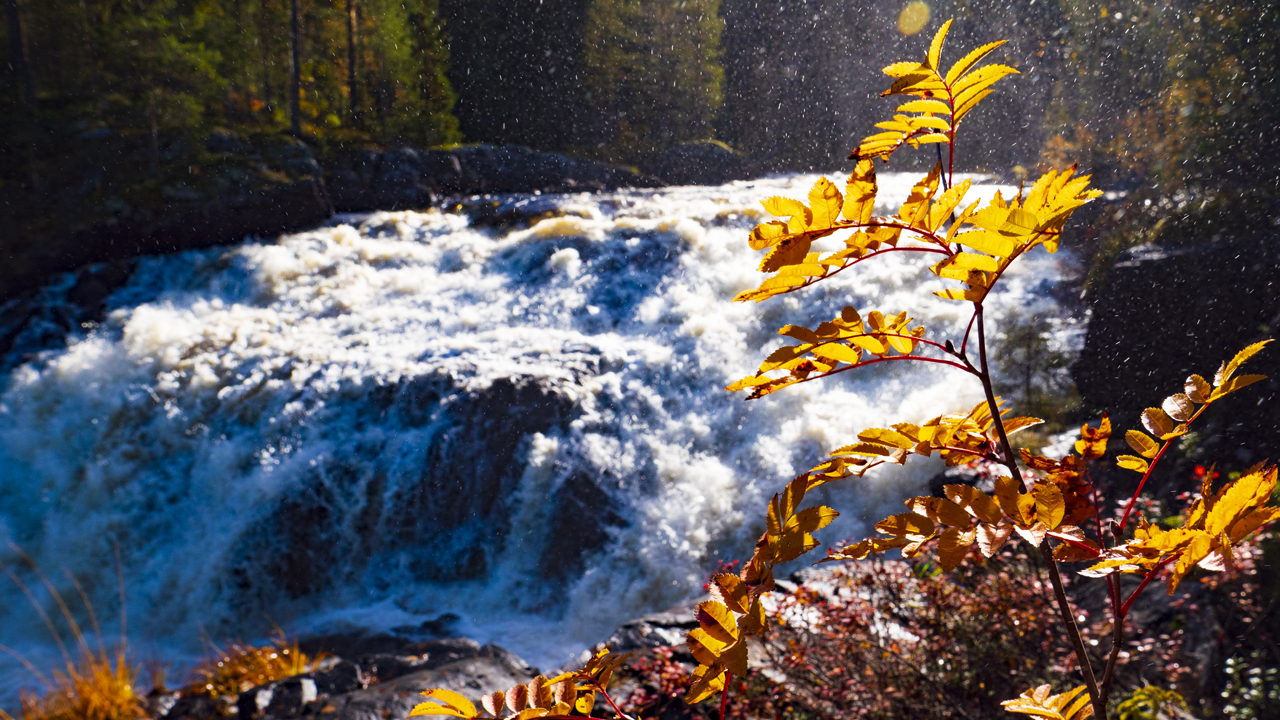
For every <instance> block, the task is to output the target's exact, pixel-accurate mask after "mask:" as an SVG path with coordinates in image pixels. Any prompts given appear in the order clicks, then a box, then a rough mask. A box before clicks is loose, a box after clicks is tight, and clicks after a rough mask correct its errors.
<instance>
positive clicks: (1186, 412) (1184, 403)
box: [1160, 393, 1196, 422]
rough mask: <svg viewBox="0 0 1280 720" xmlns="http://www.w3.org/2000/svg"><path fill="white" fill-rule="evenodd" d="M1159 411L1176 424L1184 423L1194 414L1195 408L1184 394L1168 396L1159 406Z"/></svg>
mask: <svg viewBox="0 0 1280 720" xmlns="http://www.w3.org/2000/svg"><path fill="white" fill-rule="evenodd" d="M1160 409H1162V410H1164V412H1165V414H1166V415H1168V416H1169V417H1171V418H1173V419H1174V420H1176V421H1177V422H1186V421H1188V420H1190V419H1191V416H1192V415H1194V414H1195V412H1196V406H1195V404H1194V403H1192V402H1191V398H1190V397H1188V396H1187V395H1186V394H1184V393H1177V394H1174V395H1170V396H1169V397H1167V398H1165V399H1164V402H1163V403H1161V404H1160Z"/></svg>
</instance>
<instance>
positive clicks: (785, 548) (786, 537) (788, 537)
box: [776, 530, 820, 563]
mask: <svg viewBox="0 0 1280 720" xmlns="http://www.w3.org/2000/svg"><path fill="white" fill-rule="evenodd" d="M819 544H820V543H819V542H818V541H817V539H815V538H814V537H813V535H811V534H809V533H807V532H803V531H800V530H792V531H787V532H784V533H783V534H782V540H781V542H780V543H778V551H777V557H776V560H777V561H778V562H780V563H784V562H791V561H792V560H795V559H796V558H798V557H800V556H801V555H803V554H805V553H807V552H809V551H810V550H812V549H814V548H816V547H818V545H819Z"/></svg>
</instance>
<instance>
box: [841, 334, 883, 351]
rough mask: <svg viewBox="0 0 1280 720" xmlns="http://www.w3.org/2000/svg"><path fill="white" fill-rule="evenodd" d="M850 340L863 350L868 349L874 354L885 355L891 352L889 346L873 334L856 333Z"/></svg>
mask: <svg viewBox="0 0 1280 720" xmlns="http://www.w3.org/2000/svg"><path fill="white" fill-rule="evenodd" d="M849 342H851V343H853V344H854V345H857V346H858V347H860V348H862V349H863V350H866V351H867V352H869V353H871V354H872V355H884V354H885V353H887V352H889V348H888V347H887V346H885V344H884V343H883V342H881V341H880V340H879V339H877V338H875V337H872V336H871V335H855V336H854V337H851V338H849Z"/></svg>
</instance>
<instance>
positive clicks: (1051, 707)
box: [1000, 685, 1093, 720]
mask: <svg viewBox="0 0 1280 720" xmlns="http://www.w3.org/2000/svg"><path fill="white" fill-rule="evenodd" d="M1087 690H1088V688H1087V687H1086V686H1084V685H1081V686H1079V687H1076V688H1074V689H1072V690H1068V691H1067V692H1064V693H1062V694H1060V695H1050V694H1049V693H1050V692H1051V689H1050V687H1049V686H1048V685H1041V686H1039V687H1037V688H1035V689H1032V690H1027V691H1025V692H1023V693H1022V694H1021V695H1019V696H1018V697H1017V699H1014V700H1004V701H1002V702H1001V703H1000V704H1001V705H1003V706H1004V709H1005V710H1007V711H1009V712H1011V713H1021V714H1023V715H1034V716H1035V717H1038V718H1045V719H1046V720H1084V718H1087V717H1089V716H1090V715H1092V714H1093V701H1092V700H1091V699H1090V698H1089V694H1088V692H1087Z"/></svg>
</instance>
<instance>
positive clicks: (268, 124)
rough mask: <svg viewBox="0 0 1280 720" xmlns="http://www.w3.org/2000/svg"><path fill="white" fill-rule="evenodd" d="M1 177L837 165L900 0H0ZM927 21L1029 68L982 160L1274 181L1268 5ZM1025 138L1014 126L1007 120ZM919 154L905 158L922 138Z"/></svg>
mask: <svg viewBox="0 0 1280 720" xmlns="http://www.w3.org/2000/svg"><path fill="white" fill-rule="evenodd" d="M3 2H4V3H5V13H4V33H5V35H6V39H5V44H6V47H7V49H8V62H7V63H4V64H3V65H2V66H0V87H2V89H3V97H2V98H0V137H2V138H3V142H2V143H0V152H2V154H3V158H2V160H0V164H2V166H3V170H4V172H3V181H4V191H5V192H6V193H8V194H12V193H18V194H22V193H24V192H29V191H32V190H37V191H38V190H39V189H40V188H41V186H42V183H41V177H42V174H48V173H47V172H46V173H42V170H41V168H42V167H43V166H44V165H46V164H50V163H54V164H56V162H57V159H58V157H59V155H66V154H67V153H68V150H69V148H71V147H72V146H74V142H75V141H76V140H78V139H82V138H85V137H102V136H106V135H112V134H114V135H115V136H117V137H124V138H132V139H133V141H134V142H133V145H132V146H131V147H132V148H133V150H132V152H131V153H129V157H128V158H127V159H126V160H125V162H126V163H133V164H134V165H136V166H138V168H139V170H140V172H141V171H145V173H144V174H147V173H149V174H150V175H151V176H156V175H157V174H158V173H159V172H160V170H161V167H160V166H161V165H163V164H164V163H165V160H166V158H165V156H164V153H163V152H162V150H163V147H164V146H165V144H166V142H168V141H169V139H171V138H173V137H175V136H182V135H184V134H185V135H190V136H191V137H197V136H199V135H200V134H201V133H207V132H208V131H209V130H210V129H212V128H214V127H219V126H221V127H228V128H232V129H234V130H237V131H239V132H245V131H263V132H281V131H291V132H292V133H293V134H295V135H298V136H300V137H302V138H304V139H308V140H316V141H321V142H325V141H338V142H375V143H383V144H398V143H407V144H413V145H418V146H436V145H445V144H450V143H456V142H460V141H464V140H465V141H467V142H489V143H518V144H524V145H528V146H531V147H534V148H537V149H544V150H557V151H562V152H568V153H572V154H577V155H583V156H588V157H595V158H600V159H606V160H610V161H614V162H621V163H626V164H635V163H642V162H643V160H644V158H645V157H647V156H649V155H651V154H653V153H655V152H659V151H661V150H664V149H666V148H669V147H672V146H674V145H677V144H679V143H683V142H688V141H696V140H707V139H718V140H722V141H724V142H726V143H728V144H729V145H731V146H732V147H734V148H735V149H738V150H740V151H742V152H744V153H746V154H748V155H749V156H751V157H754V158H757V159H759V160H761V161H762V162H763V164H762V167H766V168H768V169H832V168H833V167H834V166H836V165H837V164H838V163H839V159H840V158H841V157H842V156H843V155H844V154H845V153H846V152H847V151H848V149H849V146H850V145H851V143H852V142H853V141H854V140H855V138H857V137H859V133H860V132H861V131H862V130H864V129H865V128H866V127H867V126H868V125H869V123H870V122H872V121H873V118H875V117H877V114H878V113H879V112H880V105H881V104H882V103H881V102H879V101H878V100H877V98H876V95H877V94H878V91H879V90H880V89H881V88H880V85H879V84H876V81H875V79H874V78H875V76H876V74H875V72H874V70H875V69H877V68H878V67H879V66H880V65H881V64H884V63H885V62H887V61H888V60H889V59H890V58H892V57H897V56H898V54H900V53H901V52H902V51H903V45H904V44H905V43H918V42H920V41H921V40H920V38H919V37H912V38H904V37H902V36H901V35H900V34H899V33H898V32H897V29H896V18H897V16H898V13H899V11H900V10H901V9H902V7H901V6H902V5H903V4H904V3H902V2H881V3H876V4H871V5H860V4H856V3H848V2H838V1H837V0H40V1H39V2H36V0H3ZM932 11H933V13H932V20H931V21H930V23H929V25H928V26H927V27H926V28H925V35H924V36H925V37H927V36H928V34H929V32H931V29H932V28H934V27H936V25H937V24H938V22H939V21H940V20H941V19H943V18H946V17H955V18H956V19H957V25H956V30H955V31H953V33H952V34H953V40H952V46H953V47H954V48H957V49H958V48H959V47H960V46H962V45H973V44H976V43H978V42H983V41H986V40H988V39H990V38H995V37H1006V38H1010V39H1011V42H1010V44H1009V45H1007V46H1006V47H1005V48H1002V50H1001V52H1002V53H1003V55H1004V56H1005V57H1004V58H1003V60H1004V61H1005V62H1008V63H1011V64H1014V65H1015V66H1017V67H1019V68H1021V69H1022V70H1023V72H1024V75H1023V77H1021V78H1019V79H1018V80H1017V81H1015V82H1014V83H1012V84H1011V86H1010V87H1011V89H1010V90H1006V91H1004V96H1003V97H1002V99H1001V103H1000V104H1001V109H1000V111H999V112H995V111H992V112H988V113H985V114H983V116H982V117H975V118H974V121H976V122H979V123H982V124H983V129H984V130H986V131H987V134H989V135H990V136H992V137H993V138H994V137H996V136H998V137H999V138H1001V140H1000V141H999V142H990V143H987V144H985V145H980V146H979V147H978V148H977V149H976V150H975V151H974V154H973V155H972V156H970V157H967V158H966V157H962V158H960V160H961V162H962V164H963V165H964V166H966V167H969V168H971V169H983V170H992V171H1000V172H1004V171H1009V170H1010V169H1012V168H1014V167H1015V166H1017V165H1024V166H1029V165H1033V164H1035V163H1037V162H1053V161H1055V160H1057V159H1058V158H1065V157H1068V156H1071V157H1079V156H1081V153H1084V156H1085V157H1086V158H1087V162H1086V164H1087V165H1089V166H1091V167H1092V169H1093V170H1094V171H1095V172H1098V173H1100V177H1099V180H1101V181H1103V182H1104V183H1106V182H1111V183H1121V184H1122V185H1123V184H1128V185H1139V184H1144V183H1145V184H1148V185H1155V184H1163V186H1164V187H1166V189H1176V187H1181V186H1183V185H1185V184H1187V183H1189V182H1190V183H1200V184H1206V183H1207V184H1220V183H1236V184H1238V185H1247V186H1249V187H1250V188H1254V189H1256V188H1259V187H1262V188H1264V189H1265V190H1266V191H1267V194H1268V196H1270V195H1273V194H1274V192H1273V191H1274V189H1275V187H1276V184H1277V177H1280V175H1278V174H1277V173H1276V171H1275V169H1274V165H1275V163H1274V161H1273V160H1272V158H1274V157H1275V156H1276V152H1275V151H1276V150H1277V148H1275V147H1274V145H1275V143H1276V142H1277V141H1276V140H1275V135H1274V133H1272V132H1270V131H1269V128H1270V127H1272V126H1274V124H1275V122H1274V121H1275V120H1276V119H1277V118H1276V116H1277V110H1276V103H1275V101H1274V96H1275V93H1276V83H1275V80H1276V77H1275V76H1276V73H1277V70H1276V68H1277V67H1278V64H1277V62H1276V60H1277V58H1276V50H1277V48H1276V43H1277V42H1278V41H1277V37H1280V32H1277V30H1280V28H1278V27H1277V24H1278V23H1277V17H1276V12H1275V11H1274V10H1273V9H1272V8H1271V7H1269V6H1267V5H1265V4H1263V5H1255V4H1251V3H1243V2H1238V1H1236V0H1173V2H1165V3H1153V2H1149V1H1147V0H1056V1H1055V0H1040V2H1034V1H1027V0H1014V1H1012V2H1009V1H1003V0H965V1H961V0H944V1H943V2H939V3H937V4H936V5H935V6H934V7H933V8H932ZM1010 139H1014V140H1013V142H1009V140H1010ZM926 160H927V159H924V158H922V159H921V160H920V161H921V162H925V161H926Z"/></svg>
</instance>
